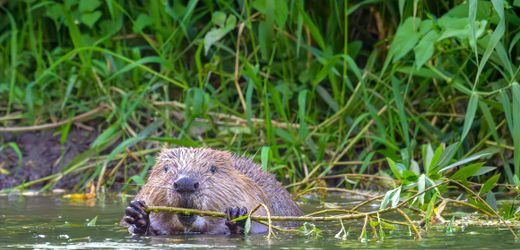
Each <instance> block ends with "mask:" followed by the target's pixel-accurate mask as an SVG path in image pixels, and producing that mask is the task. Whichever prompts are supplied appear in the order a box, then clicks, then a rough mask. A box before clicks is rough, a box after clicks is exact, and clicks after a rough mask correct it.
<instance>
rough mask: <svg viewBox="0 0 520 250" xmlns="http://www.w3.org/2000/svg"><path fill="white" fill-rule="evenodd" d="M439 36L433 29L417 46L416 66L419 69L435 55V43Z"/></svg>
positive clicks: (415, 49) (415, 50)
mask: <svg viewBox="0 0 520 250" xmlns="http://www.w3.org/2000/svg"><path fill="white" fill-rule="evenodd" d="M438 38H439V34H438V33H437V31H435V30H431V31H430V32H428V33H426V35H425V36H424V37H423V38H421V40H420V41H419V43H418V44H417V46H415V48H414V52H415V66H416V68H417V69H419V68H421V67H422V66H423V65H424V64H425V63H426V62H427V61H428V60H430V58H431V57H432V56H433V52H434V45H435V42H436V41H437V39H438Z"/></svg>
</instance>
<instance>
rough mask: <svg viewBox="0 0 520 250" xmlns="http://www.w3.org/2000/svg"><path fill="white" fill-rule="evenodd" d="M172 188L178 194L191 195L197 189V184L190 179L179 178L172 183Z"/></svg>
mask: <svg viewBox="0 0 520 250" xmlns="http://www.w3.org/2000/svg"><path fill="white" fill-rule="evenodd" d="M173 188H174V189H175V191H177V192H179V193H193V192H195V191H196V190H197V189H198V188H199V182H198V181H195V179H193V178H191V177H181V178H180V179H178V180H177V181H175V182H174V183H173Z"/></svg>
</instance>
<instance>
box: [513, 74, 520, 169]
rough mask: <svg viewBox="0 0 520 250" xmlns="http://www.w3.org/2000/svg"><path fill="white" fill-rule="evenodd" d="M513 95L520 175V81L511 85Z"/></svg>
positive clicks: (515, 160)
mask: <svg viewBox="0 0 520 250" xmlns="http://www.w3.org/2000/svg"><path fill="white" fill-rule="evenodd" d="M511 92H512V96H513V105H512V106H513V113H512V114H513V115H512V116H513V126H512V127H513V144H514V148H515V149H514V151H513V158H514V166H515V171H514V174H515V175H517V176H518V175H520V85H519V84H518V82H516V81H515V82H513V84H512V86H511Z"/></svg>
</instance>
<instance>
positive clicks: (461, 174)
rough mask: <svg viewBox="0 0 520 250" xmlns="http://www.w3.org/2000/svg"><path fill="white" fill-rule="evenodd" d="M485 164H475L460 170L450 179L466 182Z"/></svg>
mask: <svg viewBox="0 0 520 250" xmlns="http://www.w3.org/2000/svg"><path fill="white" fill-rule="evenodd" d="M483 165H484V162H479V163H473V164H470V165H468V166H466V167H463V168H461V169H459V170H458V171H457V172H455V174H453V175H452V176H451V177H450V179H453V180H466V179H467V178H468V177H470V176H472V175H474V174H475V173H476V172H477V171H478V170H479V169H480V168H481V167H482V166H483Z"/></svg>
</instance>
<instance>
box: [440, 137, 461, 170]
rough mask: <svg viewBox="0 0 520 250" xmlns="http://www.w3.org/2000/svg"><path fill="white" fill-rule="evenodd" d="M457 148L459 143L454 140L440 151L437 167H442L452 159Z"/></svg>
mask: <svg viewBox="0 0 520 250" xmlns="http://www.w3.org/2000/svg"><path fill="white" fill-rule="evenodd" d="M458 149H459V143H458V142H456V143H454V144H451V145H449V146H448V147H447V148H446V149H444V151H442V154H441V157H440V159H439V164H438V167H443V166H445V165H446V164H448V163H449V162H450V161H451V159H453V156H454V155H455V153H456V152H457V150H458Z"/></svg>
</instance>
